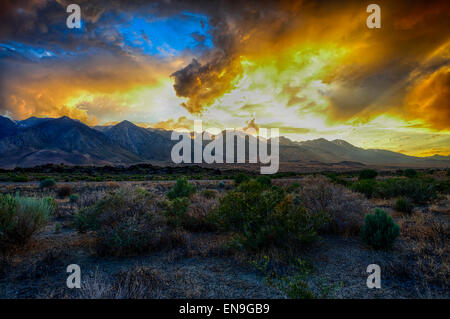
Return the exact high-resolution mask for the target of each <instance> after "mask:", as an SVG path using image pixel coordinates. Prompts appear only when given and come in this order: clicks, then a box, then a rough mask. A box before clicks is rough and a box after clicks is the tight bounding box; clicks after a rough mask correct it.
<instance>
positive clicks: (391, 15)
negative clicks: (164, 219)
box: [0, 0, 450, 156]
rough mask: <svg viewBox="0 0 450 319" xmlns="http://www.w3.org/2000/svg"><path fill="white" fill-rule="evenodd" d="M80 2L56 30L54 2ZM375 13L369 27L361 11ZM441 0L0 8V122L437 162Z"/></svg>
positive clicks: (444, 23)
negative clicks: (257, 134) (275, 134)
mask: <svg viewBox="0 0 450 319" xmlns="http://www.w3.org/2000/svg"><path fill="white" fill-rule="evenodd" d="M70 3H76V4H78V5H79V6H80V8H81V20H82V24H81V28H80V29H69V28H68V27H67V26H66V19H67V17H68V16H69V13H67V12H66V7H67V6H68V5H69V4H70ZM370 3H377V4H378V5H379V7H380V8H381V28H379V29H369V28H368V27H367V26H366V19H367V17H368V16H369V15H370V13H367V12H366V7H367V6H368V5H369V4H370ZM449 88H450V3H449V2H448V1H437V0H436V1H414V0H413V1H405V0H397V1H378V0H377V1H368V2H365V1H324V0H316V1H295V0H290V1H283V0H281V1H280V0H278V1H264V0H247V1H214V0H208V1H201V0H198V1H186V0H184V1H169V0H160V1H141V0H130V1H118V0H112V1H101V0H89V1H87V0H70V1H66V0H53V1H52V0H29V1H22V0H14V1H13V0H4V1H2V4H1V5H0V115H3V116H8V117H10V118H13V119H16V120H22V119H26V118H28V117H30V116H38V117H59V116H63V115H65V116H69V117H71V118H74V119H78V120H81V121H83V122H84V123H86V124H88V125H106V124H111V123H117V122H120V121H122V120H129V121H132V122H134V123H136V124H138V125H140V126H143V127H155V128H164V129H177V128H182V127H184V128H188V129H192V127H193V120H194V119H201V120H203V128H208V127H217V128H220V129H226V128H248V127H253V128H256V129H257V128H259V127H264V128H279V130H280V134H281V135H284V136H287V137H288V138H290V139H292V140H295V141H304V140H310V139H316V138H326V139H328V140H334V139H343V140H346V141H348V142H350V143H352V144H354V145H356V146H359V147H363V148H378V149H388V150H392V151H396V152H401V153H404V154H408V155H415V156H430V155H434V154H439V155H450V92H449Z"/></svg>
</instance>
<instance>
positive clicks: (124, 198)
mask: <svg viewBox="0 0 450 319" xmlns="http://www.w3.org/2000/svg"><path fill="white" fill-rule="evenodd" d="M74 225H75V227H76V228H77V230H78V231H79V232H86V231H89V230H91V231H94V232H95V236H96V237H97V239H98V241H97V242H98V244H97V247H96V248H97V253H98V254H99V255H113V256H129V255H134V254H139V253H144V252H148V251H155V250H161V249H162V248H165V247H172V246H173V245H176V244H177V243H176V242H174V240H173V238H172V237H171V236H170V228H169V226H168V225H167V218H166V216H165V215H164V212H163V209H161V199H160V198H158V197H157V196H156V195H154V194H151V193H148V192H147V191H146V190H144V189H142V188H139V187H131V186H130V187H124V188H120V189H118V190H117V191H115V192H112V193H110V194H108V195H107V196H105V197H104V198H102V199H101V200H100V201H98V202H97V203H96V204H95V205H93V206H90V207H87V208H86V209H82V210H80V211H79V212H78V213H77V214H76V215H75V217H74Z"/></svg>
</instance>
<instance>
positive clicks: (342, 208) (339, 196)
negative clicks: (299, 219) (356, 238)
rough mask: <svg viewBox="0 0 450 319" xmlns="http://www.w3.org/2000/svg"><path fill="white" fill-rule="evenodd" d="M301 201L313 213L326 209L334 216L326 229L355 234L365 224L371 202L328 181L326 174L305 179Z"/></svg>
mask: <svg viewBox="0 0 450 319" xmlns="http://www.w3.org/2000/svg"><path fill="white" fill-rule="evenodd" d="M298 196H299V198H300V201H301V203H302V204H303V205H304V206H305V207H306V208H307V209H309V210H311V211H313V212H320V211H323V212H326V213H328V214H329V215H330V216H331V219H332V220H331V222H330V224H329V225H328V228H327V232H331V233H338V234H345V235H355V234H358V233H359V232H360V230H361V227H362V225H363V224H364V215H365V214H366V213H367V212H368V211H369V210H370V203H369V202H368V201H367V199H366V198H365V197H364V196H363V195H361V194H358V193H354V192H352V191H350V190H349V189H347V188H345V187H344V186H341V185H336V184H333V183H331V182H329V181H328V179H327V178H326V177H324V176H314V177H313V176H310V177H307V178H305V179H304V180H302V187H301V188H300V190H299V191H298Z"/></svg>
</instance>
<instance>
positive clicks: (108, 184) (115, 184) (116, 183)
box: [106, 182, 120, 189]
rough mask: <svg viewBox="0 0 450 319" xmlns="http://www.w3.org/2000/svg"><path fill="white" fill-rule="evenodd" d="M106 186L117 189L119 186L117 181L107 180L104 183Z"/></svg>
mask: <svg viewBox="0 0 450 319" xmlns="http://www.w3.org/2000/svg"><path fill="white" fill-rule="evenodd" d="M106 186H107V187H108V188H112V189H117V188H120V184H119V183H118V182H108V183H107V184H106Z"/></svg>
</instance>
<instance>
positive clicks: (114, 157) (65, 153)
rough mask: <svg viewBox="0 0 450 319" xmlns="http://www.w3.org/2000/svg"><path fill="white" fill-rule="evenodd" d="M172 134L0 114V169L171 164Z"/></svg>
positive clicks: (286, 158)
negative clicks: (46, 166) (22, 118)
mask: <svg viewBox="0 0 450 319" xmlns="http://www.w3.org/2000/svg"><path fill="white" fill-rule="evenodd" d="M171 134H172V132H171V131H166V130H160V129H153V128H143V127H139V126H136V125H135V124H133V123H131V122H129V121H122V122H120V123H118V124H116V125H110V126H93V127H90V126H87V125H86V124H84V123H82V122H80V121H78V120H73V119H71V118H69V117H66V116H63V117H61V118H36V117H30V118H28V119H26V120H23V121H13V120H11V119H9V118H7V117H3V116H0V167H4V168H13V167H31V166H36V165H43V164H49V163H54V164H59V163H64V164H67V165H88V164H89V165H111V164H113V165H114V164H133V163H142V162H149V161H161V162H169V161H171V158H170V153H171V150H172V147H173V145H174V144H175V143H177V141H172V140H171V139H170V137H171ZM238 138H243V137H242V136H241V137H238ZM252 138H253V137H252ZM208 142H209V141H205V142H204V144H207V143H208ZM269 143H270V141H269ZM279 143H280V162H297V163H302V162H304V163H311V162H321V163H338V162H358V163H362V164H365V165H397V166H401V165H405V166H406V165H407V166H410V165H416V166H441V167H448V166H450V156H438V155H435V156H431V157H414V156H408V155H404V154H401V153H396V152H392V151H387V150H380V149H363V148H359V147H356V146H354V145H352V144H350V143H348V142H346V141H344V140H333V141H328V140H326V139H323V138H321V139H316V140H309V141H302V142H295V141H291V140H290V139H288V138H286V137H280V139H279ZM246 144H247V145H248V141H247V142H246ZM246 149H248V147H246Z"/></svg>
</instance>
